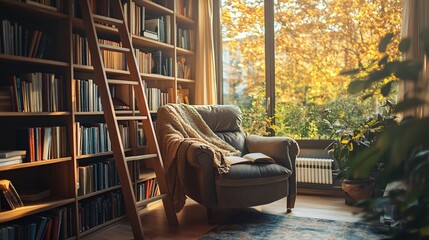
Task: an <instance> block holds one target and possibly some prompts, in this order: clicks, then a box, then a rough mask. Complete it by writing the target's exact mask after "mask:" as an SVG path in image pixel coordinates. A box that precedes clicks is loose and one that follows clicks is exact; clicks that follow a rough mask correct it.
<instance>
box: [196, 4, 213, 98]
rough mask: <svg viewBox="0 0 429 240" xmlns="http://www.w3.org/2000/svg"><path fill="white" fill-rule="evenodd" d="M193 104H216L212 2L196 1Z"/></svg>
mask: <svg viewBox="0 0 429 240" xmlns="http://www.w3.org/2000/svg"><path fill="white" fill-rule="evenodd" d="M197 32H198V33H197V49H196V54H197V55H196V64H195V65H196V70H195V72H196V77H195V80H196V83H195V104H216V103H217V99H216V96H217V94H216V91H217V90H216V69H215V56H214V40H213V0H198V30H197Z"/></svg>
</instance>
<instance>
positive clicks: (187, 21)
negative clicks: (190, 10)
mask: <svg viewBox="0 0 429 240" xmlns="http://www.w3.org/2000/svg"><path fill="white" fill-rule="evenodd" d="M176 20H177V23H178V24H182V25H186V26H190V27H193V26H194V25H195V21H194V20H193V19H191V18H188V17H185V16H183V15H181V14H176Z"/></svg>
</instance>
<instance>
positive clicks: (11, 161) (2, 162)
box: [0, 156, 23, 167]
mask: <svg viewBox="0 0 429 240" xmlns="http://www.w3.org/2000/svg"><path fill="white" fill-rule="evenodd" d="M22 159H23V156H14V157H10V158H0V167H4V166H10V165H15V164H20V163H22Z"/></svg>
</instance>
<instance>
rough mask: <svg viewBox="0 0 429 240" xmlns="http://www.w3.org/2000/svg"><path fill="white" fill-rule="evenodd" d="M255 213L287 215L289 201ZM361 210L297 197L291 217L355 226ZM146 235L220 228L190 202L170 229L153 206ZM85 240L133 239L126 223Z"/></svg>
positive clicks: (195, 234) (190, 234)
mask: <svg viewBox="0 0 429 240" xmlns="http://www.w3.org/2000/svg"><path fill="white" fill-rule="evenodd" d="M254 209H256V210H258V211H261V212H266V213H271V214H279V215H281V214H286V199H281V200H279V201H276V202H273V203H270V204H267V205H263V206H257V207H254ZM359 210H360V209H359V208H356V207H351V206H347V205H345V204H344V199H343V198H341V197H329V196H311V195H298V196H297V200H296V204H295V208H294V209H293V210H292V213H290V214H292V215H294V216H300V217H313V218H323V219H331V220H340V221H348V222H355V221H360V220H361V217H360V216H359V214H358V213H359ZM236 211H239V209H234V210H232V209H225V210H221V211H218V212H217V213H216V222H218V223H220V222H222V221H225V220H226V219H228V217H230V216H232V215H233V214H234V212H236ZM141 216H142V222H143V224H144V234H145V237H146V238H147V239H178V240H181V239H183V240H188V239H198V238H199V237H201V236H202V235H204V234H205V233H206V232H208V231H210V230H211V229H212V228H214V227H216V226H217V225H216V224H214V225H210V224H209V223H208V220H207V215H206V210H205V208H204V207H202V206H200V205H198V204H197V203H196V202H194V201H192V200H190V199H188V200H187V201H186V205H185V207H184V209H183V210H182V211H181V212H180V213H179V214H178V215H177V216H178V219H179V226H176V227H174V226H169V225H168V222H167V219H166V216H165V213H164V208H163V206H162V202H159V203H157V204H154V205H152V206H151V207H149V208H148V209H146V210H144V211H143V212H142V215H141ZM82 239H85V240H86V239H91V240H110V239H115V240H128V239H133V235H132V231H131V227H130V225H129V222H128V221H127V220H124V221H121V222H119V223H118V224H116V225H114V226H111V227H108V228H106V229H104V230H101V231H99V232H97V233H94V234H92V235H89V236H86V237H84V238H82Z"/></svg>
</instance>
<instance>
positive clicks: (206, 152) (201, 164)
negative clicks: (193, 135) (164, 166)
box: [185, 143, 217, 208]
mask: <svg viewBox="0 0 429 240" xmlns="http://www.w3.org/2000/svg"><path fill="white" fill-rule="evenodd" d="M186 158H187V161H186V165H185V190H186V194H187V195H188V196H189V197H190V198H192V199H193V200H195V201H197V202H198V203H200V204H202V205H204V206H206V207H209V208H210V207H211V208H213V207H215V206H216V205H217V197H216V186H215V177H216V176H215V173H216V169H215V168H214V167H213V158H214V152H213V150H212V149H211V148H210V147H209V146H207V145H204V144H196V143H193V144H191V145H190V146H189V148H188V150H187V152H186Z"/></svg>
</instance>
